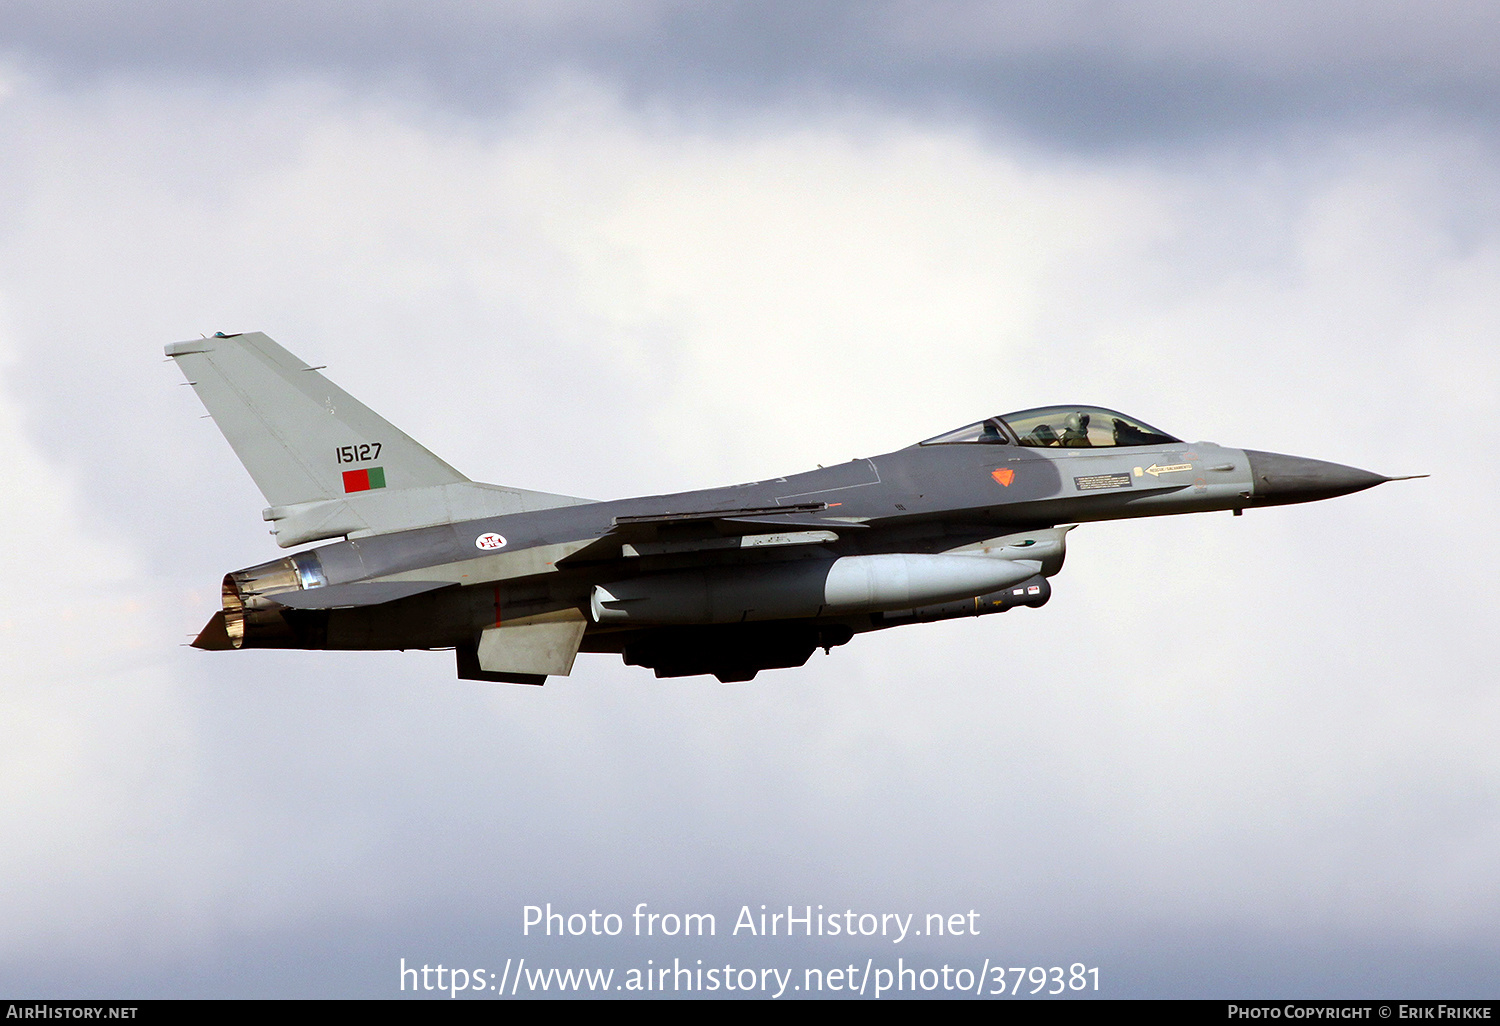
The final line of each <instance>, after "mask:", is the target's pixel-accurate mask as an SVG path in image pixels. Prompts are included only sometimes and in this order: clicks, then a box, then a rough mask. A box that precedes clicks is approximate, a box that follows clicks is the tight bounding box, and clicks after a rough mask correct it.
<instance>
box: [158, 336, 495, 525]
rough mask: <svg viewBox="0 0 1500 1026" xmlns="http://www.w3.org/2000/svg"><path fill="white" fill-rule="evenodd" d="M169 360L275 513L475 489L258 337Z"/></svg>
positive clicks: (216, 340) (211, 344)
mask: <svg viewBox="0 0 1500 1026" xmlns="http://www.w3.org/2000/svg"><path fill="white" fill-rule="evenodd" d="M166 353H167V355H168V356H170V357H172V358H173V359H175V360H176V361H177V365H178V366H179V367H180V368H182V372H183V374H185V375H186V376H187V379H188V383H189V384H191V385H192V386H193V391H195V392H197V393H198V398H199V399H201V400H203V405H204V406H205V407H207V409H208V412H209V415H210V416H212V417H213V419H214V423H215V424H217V425H218V426H219V430H220V431H222V432H223V433H224V437H225V438H226V439H228V441H229V444H230V446H231V447H232V448H233V449H234V452H235V455H236V456H238V457H239V458H240V462H241V463H243V464H244V465H245V469H246V470H248V471H249V472H250V476H251V477H252V478H254V479H255V484H256V485H257V486H258V487H259V488H260V490H261V493H262V494H263V495H265V497H266V501H267V502H268V503H269V504H270V505H272V506H292V505H295V504H298V503H305V502H313V501H317V500H322V499H337V498H343V497H344V496H346V495H350V494H353V493H357V492H364V491H371V490H374V489H379V488H390V489H399V488H424V487H428V486H432V485H446V484H454V483H458V482H466V481H468V478H466V477H464V475H462V474H460V473H459V472H458V471H456V470H454V469H453V468H452V467H450V466H448V464H446V463H444V462H443V461H442V460H440V459H438V458H437V457H436V456H434V455H433V454H432V453H431V452H429V451H427V450H426V449H424V448H423V447H422V446H420V445H418V444H417V443H416V442H415V441H413V440H412V439H411V437H410V436H408V435H407V434H406V433H405V432H403V431H401V430H400V429H399V428H397V427H395V426H394V425H393V424H391V423H390V422H389V421H387V420H386V419H385V418H383V417H381V416H380V415H379V414H377V413H375V412H374V411H373V410H371V409H370V408H369V407H368V406H366V405H364V404H363V403H361V402H360V401H359V400H358V399H355V398H354V397H353V396H352V395H350V394H349V393H348V392H345V391H344V390H343V389H342V388H339V387H338V386H337V385H335V384H334V383H333V382H331V381H329V380H328V379H327V378H325V377H323V375H321V374H319V373H318V371H317V368H314V367H309V366H308V365H307V364H305V363H303V362H302V361H301V360H299V359H297V358H296V357H295V356H293V355H292V354H291V353H289V352H287V351H286V350H285V349H283V348H281V346H279V345H277V344H276V343H275V342H273V341H271V339H269V338H267V337H266V336H265V335H263V334H261V333H260V332H258V331H257V332H247V333H245V334H243V335H228V336H224V335H215V336H214V337H213V338H205V339H198V340H196V341H192V342H178V343H177V344H175V345H170V346H167V349H166Z"/></svg>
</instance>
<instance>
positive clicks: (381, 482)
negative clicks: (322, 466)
mask: <svg viewBox="0 0 1500 1026" xmlns="http://www.w3.org/2000/svg"><path fill="white" fill-rule="evenodd" d="M384 487H385V468H384V467H370V468H368V469H365V470H346V471H344V492H345V494H348V493H349V492H368V491H369V490H370V489H371V488H384Z"/></svg>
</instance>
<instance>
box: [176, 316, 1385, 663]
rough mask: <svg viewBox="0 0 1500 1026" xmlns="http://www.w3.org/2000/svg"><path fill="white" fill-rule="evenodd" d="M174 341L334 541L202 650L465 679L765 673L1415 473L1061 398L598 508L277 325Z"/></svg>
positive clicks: (273, 478) (277, 577)
mask: <svg viewBox="0 0 1500 1026" xmlns="http://www.w3.org/2000/svg"><path fill="white" fill-rule="evenodd" d="M166 353H167V356H169V357H170V358H172V359H173V360H175V361H176V362H177V363H178V365H179V366H180V367H181V369H182V371H183V373H184V374H185V375H186V377H187V379H188V383H189V384H191V385H192V387H193V389H194V390H195V391H196V392H197V394H198V397H199V398H200V399H201V400H202V402H203V405H204V406H205V407H206V408H207V409H208V412H209V415H210V416H212V417H213V419H214V421H215V423H216V424H217V425H218V427H219V429H220V430H221V431H222V432H223V434H224V437H225V438H226V439H227V440H228V442H229V444H230V446H231V448H233V450H234V452H235V454H236V455H237V456H238V457H239V459H240V461H241V462H242V463H243V464H244V465H245V469H246V470H248V471H249V472H250V476H251V477H252V478H253V479H254V481H255V483H256V485H257V486H259V488H260V490H261V492H262V493H263V494H264V495H265V498H266V502H267V503H268V506H267V507H266V509H265V510H264V511H263V512H262V516H263V517H264V518H265V519H266V520H267V521H269V522H270V525H271V534H272V535H274V536H275V538H276V541H277V544H279V545H280V546H282V547H283V548H292V547H295V546H301V545H306V544H308V543H311V542H324V543H326V544H322V545H318V546H316V547H313V548H304V549H302V550H301V551H299V552H296V553H294V554H293V555H290V556H287V557H285V558H283V559H277V560H273V561H271V562H268V563H261V564H259V565H257V566H252V567H248V568H246V569H244V570H236V571H234V572H233V573H230V574H228V575H226V576H225V578H224V582H223V608H222V609H221V610H220V611H219V612H216V613H215V614H214V615H213V618H212V619H211V620H210V621H209V623H208V625H207V626H206V627H205V628H204V629H203V631H202V632H201V633H200V634H199V635H198V636H197V639H196V640H195V641H194V642H193V645H194V646H195V647H197V648H201V649H219V650H222V649H242V648H296V649H343V650H350V649H366V650H368V649H451V650H453V651H454V652H455V653H457V657H456V659H457V670H458V676H459V677H460V678H462V679H466V680H481V681H499V682H505V683H512V684H541V683H543V682H544V681H545V680H546V678H547V677H548V676H549V675H562V676H566V675H567V674H568V673H569V672H570V671H571V670H572V668H573V663H574V660H575V658H576V656H577V655H578V653H579V652H607V653H615V654H618V655H620V656H622V657H623V658H624V661H625V662H626V663H627V664H629V665H632V666H641V667H647V668H649V669H652V670H654V671H655V673H656V676H658V677H683V676H693V675H698V674H712V675H713V676H715V677H717V678H718V679H719V680H720V681H725V682H728V681H745V680H750V679H752V678H753V677H755V675H756V674H757V673H758V672H759V671H761V670H769V669H780V668H787V667H796V666H801V665H803V664H804V663H806V662H807V660H808V659H809V658H810V657H811V655H812V654H813V652H814V651H816V650H817V649H819V648H822V649H824V650H825V652H826V651H829V650H831V649H833V648H834V647H836V646H839V645H843V644H845V643H847V642H848V641H849V640H850V639H852V638H853V637H854V636H855V635H856V634H863V633H865V632H867V631H877V630H884V629H886V628H889V627H899V626H904V625H907V624H918V623H930V622H932V621H936V620H948V619H952V618H956V617H965V616H985V615H988V614H991V613H1000V612H1005V611H1006V610H1010V609H1014V608H1016V607H1020V606H1026V607H1033V608H1035V607H1039V606H1042V605H1045V604H1046V602H1047V600H1048V598H1049V597H1050V596H1051V584H1050V578H1052V577H1053V576H1055V575H1056V574H1057V572H1058V571H1059V570H1061V569H1062V565H1063V557H1064V554H1065V548H1066V541H1067V534H1068V532H1069V531H1070V530H1071V529H1073V528H1074V527H1076V526H1077V525H1079V524H1082V523H1087V522H1089V521H1098V520H1118V519H1123V518H1126V517H1148V516H1164V515H1167V514H1174V513H1196V512H1202V511H1206V510H1233V511H1234V513H1235V515H1239V514H1240V513H1241V512H1243V511H1244V510H1245V509H1248V508H1251V507H1258V506H1278V505H1284V504H1287V503H1296V502H1311V501H1314V500H1317V499H1327V498H1331V497H1333V496H1337V495H1346V494H1348V493H1350V492H1357V491H1360V490H1362V489H1365V488H1370V487H1372V486H1374V485H1378V484H1381V483H1383V482H1386V481H1391V480H1398V479H1397V478H1389V477H1383V476H1382V475H1380V474H1373V473H1370V472H1368V471H1364V470H1356V469H1354V468H1352V467H1346V466H1340V465H1339V464H1336V463H1325V462H1323V461H1321V460H1313V459H1303V458H1301V457H1297V456H1283V455H1278V454H1276V453H1270V452H1260V451H1257V450H1254V449H1229V448H1224V447H1221V446H1219V445H1215V444H1213V443H1211V442H1192V443H1188V442H1184V441H1182V440H1181V439H1179V438H1176V437H1174V436H1172V435H1170V434H1167V433H1166V432H1165V431H1161V430H1159V429H1157V428H1155V427H1152V426H1151V425H1149V424H1147V423H1145V422H1144V421H1141V420H1137V419H1136V418H1134V417H1130V416H1126V415H1125V414H1123V413H1117V412H1115V411H1113V410H1108V409H1102V408H1098V407H1092V406H1048V407H1042V408H1037V409H1029V410H1022V411H1020V412H1017V413H1008V414H1005V415H1003V416H997V417H989V418H987V419H985V420H981V421H978V422H977V423H973V424H968V425H965V426H964V427H960V428H957V429H955V430H952V431H948V432H945V433H944V434H940V435H937V436H935V437H933V438H928V439H926V440H925V441H921V442H917V443H916V444H914V445H909V446H907V447H906V448H904V449H898V450H896V451H895V452H890V453H886V454H885V455H882V456H873V457H870V458H868V459H856V460H851V461H850V462H848V463H844V464H841V465H839V466H831V467H819V468H818V469H816V470H810V471H806V472H805V473H801V474H792V475H789V476H787V477H776V478H771V479H769V480H766V481H752V482H749V483H747V484H740V485H733V486H730V487H725V488H710V489H707V490H704V491H693V492H679V493H676V494H672V495H651V496H645V497H642V498H634V499H618V500H610V501H602V502H601V501H594V500H590V499H581V498H576V497H574V496H568V495H552V494H548V493H544V492H535V491H527V490H524V489H520V488H510V487H505V486H501V485H492V484H482V483H479V482H477V481H471V480H469V479H468V478H467V477H465V476H464V475H463V474H461V473H459V472H458V471H457V470H455V469H453V468H452V467H451V466H449V465H448V464H447V463H445V462H443V461H442V460H441V459H439V458H438V457H437V456H435V455H433V454H432V453H431V452H429V451H428V450H427V449H424V448H423V447H422V446H421V445H418V444H417V443H416V442H415V441H413V440H412V439H411V438H410V437H408V436H407V435H406V434H405V433H403V432H402V431H400V430H399V429H398V428H396V427H395V426H393V425H392V424H390V423H389V422H388V421H386V420H384V419H382V418H381V417H380V416H379V415H377V414H375V413H374V412H372V411H371V410H370V409H369V408H368V407H366V406H364V405H363V404H362V403H360V402H359V401H358V400H356V399H354V398H353V397H352V396H350V395H349V394H348V393H347V392H345V391H343V390H342V389H340V388H339V387H338V386H337V385H334V384H333V383H332V382H330V381H329V380H328V379H327V378H325V377H324V376H323V375H322V374H319V373H318V371H319V370H320V368H317V367H309V366H308V365H307V364H305V363H303V362H302V361H301V360H299V359H298V358H297V357H295V356H293V355H292V354H291V353H289V352H287V351H286V350H285V349H283V348H282V347H281V346H279V345H277V344H276V343H275V342H273V341H272V340H271V339H270V338H268V337H267V336H265V335H263V334H260V333H244V334H234V335H225V334H222V333H221V334H217V335H215V336H214V337H213V338H202V339H197V340H194V341H189V342H179V343H177V344H175V345H170V346H167V348H166Z"/></svg>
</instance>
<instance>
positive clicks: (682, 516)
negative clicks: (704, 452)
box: [558, 502, 864, 565]
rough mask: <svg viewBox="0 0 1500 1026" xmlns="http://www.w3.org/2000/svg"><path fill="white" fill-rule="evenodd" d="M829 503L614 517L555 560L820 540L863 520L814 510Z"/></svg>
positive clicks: (575, 561) (857, 525)
mask: <svg viewBox="0 0 1500 1026" xmlns="http://www.w3.org/2000/svg"><path fill="white" fill-rule="evenodd" d="M827 508H828V505H827V503H822V502H808V503H799V504H797V505H787V506H745V507H740V508H738V509H710V510H683V511H673V512H665V513H647V514H641V515H633V516H619V517H615V518H614V520H613V522H612V526H611V527H610V530H609V532H608V533H607V534H605V535H603V536H602V537H600V538H598V539H597V540H595V541H593V542H591V543H590V544H588V545H587V546H585V547H584V548H582V549H579V550H578V551H577V552H574V553H573V554H571V555H569V556H567V557H566V558H565V559H563V560H559V561H558V562H559V563H567V564H570V565H572V564H578V563H593V562H600V561H605V560H612V559H622V558H625V559H628V558H632V557H638V556H659V555H672V554H676V553H684V552H711V551H719V550H728V549H755V548H765V547H779V546H786V545H824V544H827V543H829V542H833V541H837V540H838V538H839V532H840V531H845V530H862V529H864V524H862V523H858V522H855V521H850V520H839V519H829V518H827V517H819V516H814V514H815V513H818V512H821V511H822V510H825V509H827Z"/></svg>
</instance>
